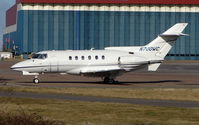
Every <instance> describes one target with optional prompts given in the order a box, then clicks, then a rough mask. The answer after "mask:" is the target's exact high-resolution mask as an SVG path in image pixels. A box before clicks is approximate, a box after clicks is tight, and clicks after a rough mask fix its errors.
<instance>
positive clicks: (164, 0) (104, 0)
mask: <svg viewBox="0 0 199 125" xmlns="http://www.w3.org/2000/svg"><path fill="white" fill-rule="evenodd" d="M21 3H57V4H62V3H63V4H67V3H79V4H84V3H85V4H181V5H183V4H192V5H193V4H199V1H198V0H21Z"/></svg>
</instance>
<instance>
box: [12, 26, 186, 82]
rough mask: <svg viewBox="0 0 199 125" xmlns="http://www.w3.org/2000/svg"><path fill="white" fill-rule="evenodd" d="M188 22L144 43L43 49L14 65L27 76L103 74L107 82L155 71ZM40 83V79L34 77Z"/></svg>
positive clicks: (101, 75)
mask: <svg viewBox="0 0 199 125" xmlns="http://www.w3.org/2000/svg"><path fill="white" fill-rule="evenodd" d="M186 26H187V23H177V24H175V25H174V26H172V27H171V28H170V29H168V30H167V31H165V32H164V33H163V34H161V35H159V36H158V37H157V38H155V39H154V40H153V41H151V42H150V43H149V44H147V45H145V46H137V47H132V46H129V47H107V48H105V50H76V51H72V50H67V51H43V52H39V53H36V54H35V55H33V57H32V58H31V59H29V60H26V61H23V62H20V63H17V64H15V65H14V66H12V67H11V69H13V70H16V71H22V72H23V74H24V75H35V76H37V75H39V73H67V74H74V75H85V76H92V77H93V76H94V77H102V78H104V81H109V80H110V78H111V79H112V78H115V77H116V76H118V75H121V74H122V73H124V72H128V71H134V70H136V69H140V68H143V67H145V66H148V71H156V70H157V69H158V67H159V66H160V64H161V62H162V61H163V60H164V58H165V56H166V55H167V53H168V52H169V51H170V50H171V48H172V46H173V44H174V43H175V41H176V40H177V39H178V38H179V37H180V36H185V35H186V34H183V33H182V31H183V30H184V29H185V27H186ZM34 82H35V83H38V79H35V80H34Z"/></svg>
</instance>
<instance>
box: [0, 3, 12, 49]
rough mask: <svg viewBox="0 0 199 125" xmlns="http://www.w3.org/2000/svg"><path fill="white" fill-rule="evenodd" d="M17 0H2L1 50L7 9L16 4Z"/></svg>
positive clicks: (0, 15)
mask: <svg viewBox="0 0 199 125" xmlns="http://www.w3.org/2000/svg"><path fill="white" fill-rule="evenodd" d="M15 1H16V0H0V50H2V44H3V29H4V28H5V20H6V11H7V10H8V9H9V8H10V7H12V6H13V5H14V4H15Z"/></svg>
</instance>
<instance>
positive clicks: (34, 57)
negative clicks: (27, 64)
mask: <svg viewBox="0 0 199 125" xmlns="http://www.w3.org/2000/svg"><path fill="white" fill-rule="evenodd" d="M46 58H47V54H34V55H33V56H32V59H46Z"/></svg>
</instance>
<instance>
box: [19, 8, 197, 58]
mask: <svg viewBox="0 0 199 125" xmlns="http://www.w3.org/2000/svg"><path fill="white" fill-rule="evenodd" d="M198 19H199V13H194V14H193V13H190V12H184V13H181V12H118V11H117V12H114V11H52V10H49V11H42V10H21V11H19V12H18V26H17V27H18V30H17V34H18V36H17V37H18V41H19V42H20V43H19V46H20V53H31V52H37V51H42V50H66V49H71V50H79V49H81V50H84V49H91V48H95V49H103V48H104V47H107V46H135V45H136V46H139V45H145V44H147V43H149V42H150V41H152V40H153V39H155V38H156V37H157V35H158V34H160V33H162V32H164V31H165V30H166V29H168V28H170V27H171V26H172V25H174V24H175V23H177V22H187V23H189V25H188V27H187V28H186V30H185V32H184V33H187V34H190V36H189V37H182V38H180V39H179V40H178V41H177V42H176V43H175V45H174V47H173V49H172V50H171V52H170V53H169V57H167V59H199V58H198V57H199V49H198V48H199V43H198V42H197V41H198V40H199V36H198V35H197V32H198V28H197V27H198V26H199V21H198ZM194 20H195V21H194ZM44 22H45V23H44Z"/></svg>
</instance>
